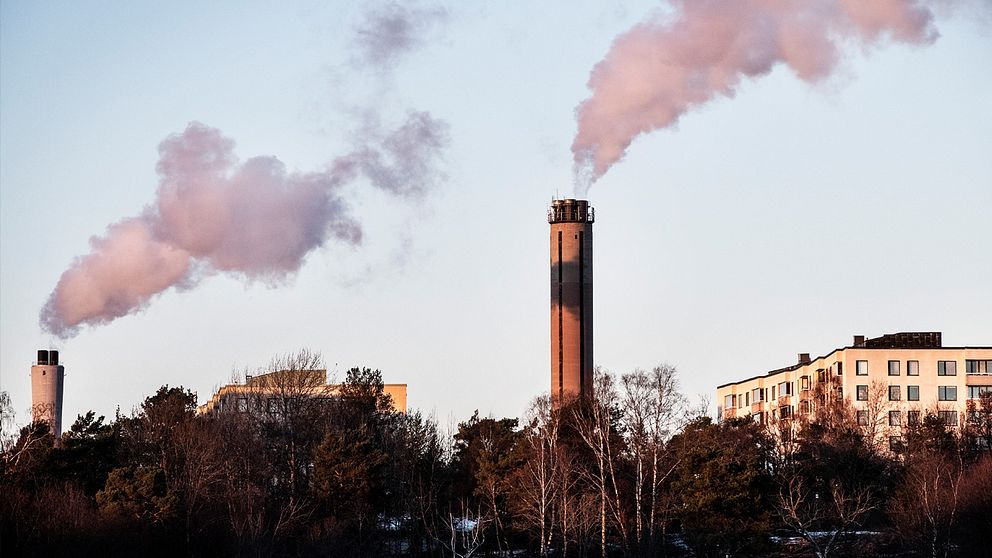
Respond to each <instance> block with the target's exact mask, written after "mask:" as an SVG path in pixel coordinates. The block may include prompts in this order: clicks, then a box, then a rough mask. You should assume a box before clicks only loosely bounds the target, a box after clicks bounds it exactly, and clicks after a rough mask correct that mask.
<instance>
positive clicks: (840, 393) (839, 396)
mask: <svg viewBox="0 0 992 558" xmlns="http://www.w3.org/2000/svg"><path fill="white" fill-rule="evenodd" d="M834 397H836V398H837V401H840V400H841V399H844V388H842V387H841V386H837V388H836V389H834Z"/></svg>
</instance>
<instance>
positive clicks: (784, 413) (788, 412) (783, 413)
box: [779, 405, 792, 419]
mask: <svg viewBox="0 0 992 558" xmlns="http://www.w3.org/2000/svg"><path fill="white" fill-rule="evenodd" d="M779 416H780V417H782V418H783V419H787V418H792V405H785V406H783V407H782V408H781V409H779Z"/></svg>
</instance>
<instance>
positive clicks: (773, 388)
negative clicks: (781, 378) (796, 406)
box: [770, 386, 775, 401]
mask: <svg viewBox="0 0 992 558" xmlns="http://www.w3.org/2000/svg"><path fill="white" fill-rule="evenodd" d="M770 401H775V386H772V398H771V399H770Z"/></svg>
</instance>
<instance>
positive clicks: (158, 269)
mask: <svg viewBox="0 0 992 558" xmlns="http://www.w3.org/2000/svg"><path fill="white" fill-rule="evenodd" d="M447 143H448V132H447V125H446V124H445V123H444V122H443V121H440V120H437V119H435V118H433V117H432V116H431V115H430V114H428V113H426V112H418V113H412V114H410V115H409V116H408V118H407V120H406V122H405V123H403V124H402V125H401V126H400V127H399V128H397V129H396V130H393V131H391V132H388V133H384V132H382V131H381V130H380V129H378V128H377V127H367V128H366V129H365V130H364V131H363V134H362V136H361V142H360V143H359V144H358V145H357V146H355V148H354V150H353V151H352V152H350V153H348V154H346V155H344V156H342V157H338V158H337V159H334V160H333V161H331V162H330V163H329V164H328V166H327V168H326V169H323V170H320V171H317V172H310V173H295V172H287V171H286V168H285V165H284V164H283V163H282V162H281V161H279V159H277V158H276V157H271V156H262V157H253V158H251V159H248V160H247V161H244V162H243V163H239V162H238V160H237V159H236V157H235V156H234V142H233V141H232V140H230V139H228V138H225V137H224V136H222V135H221V133H220V131H219V130H216V129H213V128H209V127H207V126H204V125H203V124H200V123H197V122H193V123H191V124H189V126H187V128H186V130H185V131H184V132H183V133H181V134H178V135H173V136H170V137H168V138H166V139H165V140H164V141H163V142H162V143H161V144H160V145H159V162H158V166H157V170H158V174H159V177H160V178H159V187H158V192H157V195H156V198H155V201H154V202H153V203H152V204H150V205H149V206H148V207H146V208H145V210H144V211H143V212H142V213H141V215H139V216H137V217H132V218H129V219H125V220H123V221H121V222H119V223H116V224H113V225H111V226H110V227H108V229H107V231H106V233H105V234H104V235H103V236H100V237H94V238H92V239H91V240H90V246H91V251H90V253H89V254H86V255H84V256H81V257H79V258H77V259H76V260H75V261H74V262H73V263H72V265H71V266H70V267H69V269H68V270H66V271H65V272H64V273H63V274H62V277H61V278H60V279H59V281H58V284H57V285H56V287H55V290H54V291H53V292H52V294H51V295H50V296H49V298H48V301H47V303H46V304H45V306H44V307H43V308H42V310H41V317H40V321H41V325H42V327H43V328H44V329H45V330H46V331H48V332H50V333H53V334H55V335H57V336H59V337H62V338H66V337H71V336H73V335H75V334H76V333H77V332H78V330H79V327H80V326H82V325H99V324H105V323H109V322H111V321H113V320H115V319H117V318H120V317H122V316H125V315H127V314H130V313H132V312H134V311H136V310H138V309H141V308H143V307H144V306H145V305H147V304H148V303H149V302H150V301H151V300H152V299H154V298H155V296H157V295H158V294H160V293H162V292H163V291H166V290H168V289H169V288H170V287H176V288H180V289H182V288H191V287H193V286H195V285H196V284H197V283H198V282H199V281H200V280H202V279H203V278H204V277H206V276H208V275H210V274H212V273H216V272H225V273H229V274H233V275H236V276H240V277H243V278H244V279H246V280H248V281H256V280H257V281H262V282H265V283H269V284H275V283H279V282H280V281H282V280H285V279H286V278H287V277H289V276H290V275H292V274H293V273H294V272H296V271H297V270H298V269H299V268H300V266H301V265H303V263H304V260H305V259H306V256H307V255H308V254H309V253H310V252H311V251H313V250H314V249H316V248H319V247H320V246H323V245H324V244H325V243H327V242H328V241H336V242H343V243H348V244H359V243H360V242H361V240H362V227H361V223H360V222H359V221H358V220H357V219H356V218H355V217H354V216H352V215H351V214H350V213H349V211H348V204H347V201H346V199H345V197H344V195H345V192H344V189H343V187H344V186H345V185H346V184H349V183H351V182H352V181H354V180H355V179H357V178H359V177H361V176H364V177H365V178H367V179H368V181H369V182H370V183H371V184H373V185H374V186H376V187H378V188H380V189H382V190H384V191H386V192H389V193H392V194H395V195H397V196H403V197H405V198H409V197H423V196H424V195H426V194H427V193H428V192H429V191H430V190H431V189H432V188H433V187H434V185H435V184H436V183H437V182H438V181H439V180H441V179H442V178H443V175H442V174H441V173H440V171H439V170H438V169H439V162H440V158H441V155H442V153H443V150H444V148H445V146H446V145H447Z"/></svg>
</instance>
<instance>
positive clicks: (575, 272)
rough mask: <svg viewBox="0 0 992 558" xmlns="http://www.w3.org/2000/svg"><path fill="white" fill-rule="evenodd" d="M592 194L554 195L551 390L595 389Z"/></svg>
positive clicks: (582, 392) (576, 392) (557, 396)
mask: <svg viewBox="0 0 992 558" xmlns="http://www.w3.org/2000/svg"><path fill="white" fill-rule="evenodd" d="M595 216H596V215H595V211H594V210H593V208H592V207H590V206H589V202H587V201H586V200H574V199H564V200H554V201H552V202H551V207H550V208H549V209H548V223H550V224H551V396H552V399H553V400H554V401H556V402H560V401H561V400H562V398H563V397H575V396H583V397H588V396H591V395H592V368H593V364H592V363H593V360H592V224H593V221H595Z"/></svg>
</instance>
